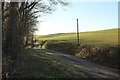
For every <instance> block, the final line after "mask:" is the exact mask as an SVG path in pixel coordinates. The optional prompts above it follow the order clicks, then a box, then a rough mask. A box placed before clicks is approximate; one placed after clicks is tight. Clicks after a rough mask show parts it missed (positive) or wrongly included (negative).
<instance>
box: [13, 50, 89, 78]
mask: <svg viewBox="0 0 120 80" xmlns="http://www.w3.org/2000/svg"><path fill="white" fill-rule="evenodd" d="M21 57H22V58H21V65H20V69H19V70H17V71H16V73H15V75H14V77H15V78H88V76H87V75H85V74H84V73H83V72H81V71H80V70H79V69H78V68H76V67H74V66H72V65H69V64H66V63H64V62H62V61H60V60H59V59H56V58H55V57H53V56H50V55H48V54H45V53H44V52H42V51H40V50H32V49H27V50H25V53H24V54H22V55H21Z"/></svg>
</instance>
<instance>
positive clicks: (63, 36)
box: [37, 28, 120, 46]
mask: <svg viewBox="0 0 120 80" xmlns="http://www.w3.org/2000/svg"><path fill="white" fill-rule="evenodd" d="M119 29H120V28H119ZM37 39H39V40H59V41H61V40H64V41H67V42H74V43H76V42H77V38H76V33H59V34H50V35H46V36H37ZM80 43H82V44H89V45H97V46H98V45H112V46H113V45H114V46H116V45H117V44H118V28H115V29H108V30H100V31H91V32H82V33H80Z"/></svg>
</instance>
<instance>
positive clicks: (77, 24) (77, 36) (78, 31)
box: [77, 19, 80, 45]
mask: <svg viewBox="0 0 120 80" xmlns="http://www.w3.org/2000/svg"><path fill="white" fill-rule="evenodd" d="M77 41H78V45H79V42H80V41H79V25H78V19H77Z"/></svg>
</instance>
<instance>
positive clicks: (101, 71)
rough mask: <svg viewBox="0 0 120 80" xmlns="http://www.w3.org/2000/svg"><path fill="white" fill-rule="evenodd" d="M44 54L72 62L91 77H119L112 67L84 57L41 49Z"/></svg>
mask: <svg viewBox="0 0 120 80" xmlns="http://www.w3.org/2000/svg"><path fill="white" fill-rule="evenodd" d="M42 51H44V52H45V53H46V54H49V55H52V56H55V57H56V58H58V59H60V60H62V61H64V62H66V63H69V64H73V65H74V66H76V67H77V68H79V69H80V70H81V71H83V72H84V73H86V74H87V75H88V76H90V77H92V78H119V74H118V70H117V69H113V68H108V67H105V66H102V65H99V64H96V63H93V62H90V61H88V60H85V59H80V58H77V57H75V56H72V55H67V54H63V53H60V52H55V51H51V50H42Z"/></svg>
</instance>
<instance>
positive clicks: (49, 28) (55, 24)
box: [36, 2, 118, 35]
mask: <svg viewBox="0 0 120 80" xmlns="http://www.w3.org/2000/svg"><path fill="white" fill-rule="evenodd" d="M77 18H78V22H79V32H86V31H96V30H104V29H112V28H117V27H118V3H117V2H70V3H69V5H68V6H66V7H63V6H58V7H57V10H56V11H54V12H53V13H52V14H49V15H46V16H44V17H42V18H39V19H38V20H39V21H42V22H40V23H38V25H37V27H38V31H37V32H36V35H48V34H55V33H68V32H76V31H77V30H76V29H77V20H76V19H77Z"/></svg>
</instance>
